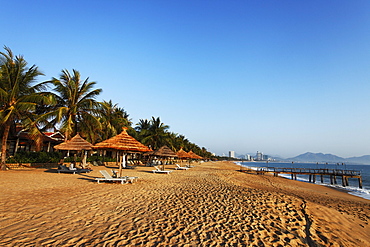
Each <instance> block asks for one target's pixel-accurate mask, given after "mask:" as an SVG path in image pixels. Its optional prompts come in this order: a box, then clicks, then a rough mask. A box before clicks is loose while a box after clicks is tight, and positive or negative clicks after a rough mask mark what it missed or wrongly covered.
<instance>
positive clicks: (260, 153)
mask: <svg viewBox="0 0 370 247" xmlns="http://www.w3.org/2000/svg"><path fill="white" fill-rule="evenodd" d="M256 160H263V153H262V152H258V151H257V155H256Z"/></svg>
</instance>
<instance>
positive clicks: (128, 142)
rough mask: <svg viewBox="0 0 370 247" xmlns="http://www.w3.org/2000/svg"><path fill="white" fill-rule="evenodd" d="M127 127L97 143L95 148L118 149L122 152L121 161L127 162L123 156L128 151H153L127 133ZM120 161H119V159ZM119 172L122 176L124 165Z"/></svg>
mask: <svg viewBox="0 0 370 247" xmlns="http://www.w3.org/2000/svg"><path fill="white" fill-rule="evenodd" d="M126 130H127V128H123V131H122V132H121V133H120V134H118V135H116V136H113V137H112V138H110V139H108V140H105V141H102V142H99V143H96V144H95V145H94V146H93V148H94V149H101V150H116V151H118V152H121V153H122V156H120V161H121V163H123V162H125V161H124V160H123V158H125V155H126V154H127V153H128V152H150V151H153V150H152V149H150V148H149V147H147V146H145V145H144V144H142V143H141V142H139V141H137V140H136V139H135V138H133V137H132V136H130V135H129V134H127V132H126ZM117 162H118V161H117ZM119 168H120V169H119V173H120V176H121V172H122V165H120V166H119Z"/></svg>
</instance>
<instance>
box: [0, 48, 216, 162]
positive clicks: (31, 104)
mask: <svg viewBox="0 0 370 247" xmlns="http://www.w3.org/2000/svg"><path fill="white" fill-rule="evenodd" d="M4 50H5V51H4V52H0V134H1V147H2V148H1V164H2V168H4V166H5V161H6V152H7V150H6V143H7V140H8V136H9V132H10V129H11V128H14V127H15V126H16V125H17V124H21V125H22V126H23V127H24V128H25V129H26V130H27V131H28V132H29V133H30V135H31V137H32V138H33V140H34V141H35V143H36V146H38V145H39V146H40V145H41V136H42V135H41V133H42V131H46V130H51V129H59V131H60V132H62V133H63V134H64V135H65V136H66V138H67V139H70V138H71V137H73V136H74V135H75V134H77V133H80V135H81V136H83V137H84V138H86V139H87V140H88V141H90V142H91V143H96V142H100V141H103V140H106V139H108V138H110V137H113V136H115V135H117V134H118V133H120V132H121V131H122V128H123V127H127V128H128V133H129V134H130V135H132V136H133V137H135V138H136V139H138V140H139V141H141V142H142V143H143V144H145V145H148V146H150V147H151V148H152V149H158V148H160V147H161V146H163V145H167V146H168V147H170V148H171V149H172V150H174V151H178V150H179V149H181V148H183V149H184V150H185V151H190V150H192V151H193V152H195V153H196V154H198V155H200V156H202V157H208V158H209V157H210V156H211V153H209V152H208V151H207V150H206V148H204V147H202V148H201V147H199V146H197V145H196V144H194V143H191V142H190V141H189V140H188V139H186V137H185V136H183V135H180V134H177V133H173V132H170V131H169V128H170V127H169V126H168V125H166V124H164V123H162V122H161V120H160V118H159V117H152V118H151V119H150V120H148V119H140V120H139V123H137V124H136V126H135V127H132V124H133V123H132V122H131V120H130V119H129V114H128V113H127V112H126V111H125V110H124V109H123V108H121V107H119V106H118V104H115V103H113V102H112V101H111V100H109V101H105V100H104V101H102V102H98V101H97V100H96V97H97V96H98V95H99V94H100V93H101V92H102V89H99V88H95V86H96V84H97V83H96V82H92V81H89V78H86V79H82V78H81V75H80V72H79V71H77V70H75V69H73V70H72V72H70V71H68V70H66V69H64V70H62V72H61V74H60V76H59V77H58V78H55V77H53V78H52V79H51V80H48V81H44V82H37V81H36V80H37V78H38V77H39V76H41V75H43V73H42V72H41V71H40V70H39V68H38V67H37V66H36V65H32V66H31V67H28V66H27V62H26V60H25V59H24V58H23V56H21V55H18V56H14V54H13V52H12V51H11V49H10V48H9V47H6V46H5V47H4Z"/></svg>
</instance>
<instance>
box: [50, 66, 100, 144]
mask: <svg viewBox="0 0 370 247" xmlns="http://www.w3.org/2000/svg"><path fill="white" fill-rule="evenodd" d="M50 82H51V83H52V84H53V85H54V87H55V88H54V89H53V90H54V91H55V97H56V99H57V105H56V109H55V110H53V111H51V112H50V113H48V114H47V117H49V118H51V119H52V120H51V123H53V124H54V125H58V124H60V126H61V128H60V130H61V131H62V132H64V133H65V136H66V138H67V139H70V138H71V137H72V136H73V135H75V134H77V132H84V133H81V134H82V135H84V136H88V135H89V133H87V132H88V131H90V132H91V131H94V129H95V128H99V129H100V128H101V124H100V122H99V119H98V117H97V110H96V109H97V108H98V107H99V103H98V102H97V101H96V100H95V97H96V96H97V95H99V94H100V93H101V92H102V89H94V88H93V87H94V86H95V84H96V82H89V78H87V79H85V80H84V81H82V80H81V76H80V73H79V72H78V71H77V70H73V72H72V74H71V73H70V72H69V71H68V70H62V74H61V75H60V78H59V79H57V78H53V79H52V80H51V81H50ZM91 126H94V128H92V127H91Z"/></svg>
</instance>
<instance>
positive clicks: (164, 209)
mask: <svg viewBox="0 0 370 247" xmlns="http://www.w3.org/2000/svg"><path fill="white" fill-rule="evenodd" d="M169 168H170V169H171V168H172V167H171V166H170V167H169ZM99 169H106V170H109V169H108V168H105V167H94V171H93V172H91V173H89V174H76V175H73V174H58V173H54V172H50V171H47V170H42V169H37V170H31V171H6V172H0V188H1V194H0V199H1V201H0V204H1V211H0V225H1V231H0V246H136V245H137V246H370V226H369V222H370V218H369V215H370V201H368V200H365V199H361V198H357V197H354V196H351V195H348V194H345V193H342V192H339V191H336V190H333V189H330V188H325V187H323V186H318V185H313V184H306V183H301V182H297V181H291V180H287V179H283V178H275V177H272V176H261V175H252V174H246V173H242V172H239V171H238V166H236V165H234V164H232V163H226V162H214V163H212V162H209V163H203V164H201V165H198V166H197V167H195V168H192V169H189V170H188V171H174V172H172V173H171V174H169V175H166V174H153V173H151V170H152V168H150V167H138V168H136V169H132V170H131V169H130V170H125V171H124V172H125V175H132V176H138V177H140V179H139V181H138V182H137V183H134V184H124V185H121V184H97V183H96V182H95V181H93V179H94V177H98V176H99ZM166 169H167V167H166Z"/></svg>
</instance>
